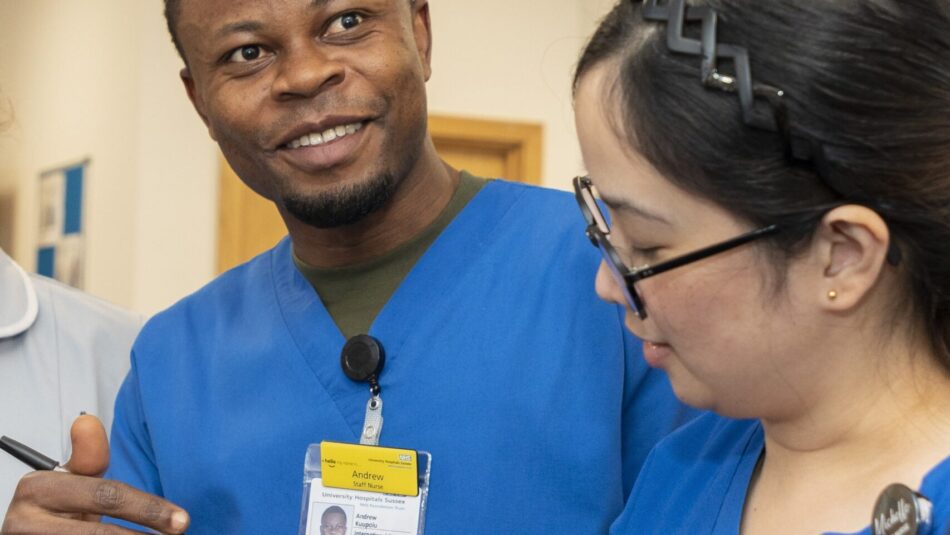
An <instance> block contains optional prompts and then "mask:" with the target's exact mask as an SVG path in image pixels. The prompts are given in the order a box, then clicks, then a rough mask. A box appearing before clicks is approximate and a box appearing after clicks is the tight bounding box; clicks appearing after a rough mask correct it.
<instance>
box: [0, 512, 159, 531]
mask: <svg viewBox="0 0 950 535" xmlns="http://www.w3.org/2000/svg"><path fill="white" fill-rule="evenodd" d="M2 533H3V535H19V534H24V535H25V534H27V533H29V534H40V533H49V534H54V533H55V534H56V535H63V534H69V535H130V534H141V533H143V532H141V531H134V530H131V529H126V528H122V527H119V526H112V525H109V524H97V523H91V522H82V521H80V520H71V519H68V518H61V517H58V516H50V517H46V518H44V519H43V521H42V522H41V523H39V524H37V523H31V524H30V525H29V526H27V525H23V524H21V523H20V522H19V521H17V520H15V519H8V520H7V522H6V523H4V524H3V531H2Z"/></svg>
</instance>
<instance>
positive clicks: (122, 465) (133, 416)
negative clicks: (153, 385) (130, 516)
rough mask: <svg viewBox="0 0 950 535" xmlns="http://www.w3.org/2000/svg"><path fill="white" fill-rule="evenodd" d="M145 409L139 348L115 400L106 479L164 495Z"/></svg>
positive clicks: (109, 520)
mask: <svg viewBox="0 0 950 535" xmlns="http://www.w3.org/2000/svg"><path fill="white" fill-rule="evenodd" d="M151 444H152V442H151V437H150V436H149V433H148V425H147V424H146V421H145V414H144V412H143V409H142V398H141V394H140V390H139V377H138V369H137V367H136V365H135V352H134V351H133V353H132V369H131V370H129V374H128V375H126V377H125V381H124V382H123V383H122V387H121V388H120V389H119V394H118V397H117V398H116V402H115V419H114V420H113V423H112V438H111V444H110V450H111V459H110V463H109V470H108V471H107V472H106V475H105V477H106V479H114V480H117V481H121V482H123V483H126V484H128V485H130V486H132V487H135V488H137V489H139V490H142V491H145V492H148V493H150V494H155V495H158V496H162V485H161V481H160V480H159V476H158V470H157V468H156V467H155V454H154V452H153V450H152V445H151ZM103 520H104V521H105V522H109V523H112V524H119V525H123V526H128V527H133V528H134V527H135V526H134V525H133V524H129V523H126V522H122V521H119V520H115V519H111V518H104V519H103Z"/></svg>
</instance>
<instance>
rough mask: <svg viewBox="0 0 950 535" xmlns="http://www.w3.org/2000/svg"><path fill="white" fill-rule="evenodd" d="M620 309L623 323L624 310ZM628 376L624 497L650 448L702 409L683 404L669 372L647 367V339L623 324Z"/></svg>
mask: <svg viewBox="0 0 950 535" xmlns="http://www.w3.org/2000/svg"><path fill="white" fill-rule="evenodd" d="M618 310H620V315H621V323H622V317H623V310H622V309H619V308H618ZM623 333H624V334H623V336H624V341H623V343H624V356H625V359H626V375H625V377H624V407H623V489H624V500H625V501H626V499H627V498H628V497H629V495H630V490H631V489H632V488H633V484H634V482H635V481H636V479H637V474H639V473H640V469H641V467H642V466H643V463H644V460H645V459H646V457H647V455H648V454H649V453H650V450H651V449H652V448H653V446H654V445H656V443H657V442H659V441H660V440H661V439H662V438H664V437H665V436H666V435H668V434H670V433H671V432H673V431H674V430H675V429H676V428H678V427H679V426H681V425H683V424H684V423H686V422H688V421H689V420H691V419H693V418H694V417H695V416H697V415H698V414H700V411H697V410H695V409H692V408H689V407H687V406H686V405H683V404H682V403H680V401H679V400H678V399H676V396H675V395H673V389H672V387H671V386H670V382H669V380H668V379H667V377H666V374H665V373H663V371H662V370H657V369H653V368H650V367H649V366H647V364H646V361H645V360H644V359H643V342H642V341H640V340H639V339H637V338H636V337H634V336H633V335H631V334H630V332H629V331H628V330H627V329H626V328H625V327H623Z"/></svg>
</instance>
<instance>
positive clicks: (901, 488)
mask: <svg viewBox="0 0 950 535" xmlns="http://www.w3.org/2000/svg"><path fill="white" fill-rule="evenodd" d="M932 516H933V506H932V505H931V503H930V501H928V500H927V499H926V498H924V497H923V496H921V495H920V494H918V493H916V492H914V491H913V490H911V489H910V488H909V487H907V486H906V485H901V484H900V483H894V484H893V485H888V487H887V488H886V489H884V492H882V493H881V495H880V496H879V497H878V499H877V503H876V504H875V506H874V513H873V516H872V518H871V533H872V534H873V535H929V533H930V527H931V520H932Z"/></svg>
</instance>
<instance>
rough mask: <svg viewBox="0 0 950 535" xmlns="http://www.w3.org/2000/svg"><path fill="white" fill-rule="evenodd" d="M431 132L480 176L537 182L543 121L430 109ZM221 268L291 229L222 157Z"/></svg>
mask: <svg viewBox="0 0 950 535" xmlns="http://www.w3.org/2000/svg"><path fill="white" fill-rule="evenodd" d="M429 133H430V134H431V135H432V139H433V141H434V142H435V147H436V149H437V150H438V151H439V155H440V156H442V158H444V159H445V160H446V161H447V162H448V163H449V164H450V165H452V166H453V167H455V168H457V169H464V170H466V171H469V172H471V173H472V174H474V175H476V176H483V177H489V178H501V177H504V178H506V179H509V180H517V181H519V182H527V183H530V184H538V183H540V180H541V147H542V143H543V134H542V127H541V125H538V124H530V123H516V122H504V121H489V120H484V119H466V118H459V117H446V116H439V115H432V116H430V117H429ZM219 182H220V190H219V191H220V193H219V196H218V263H217V266H218V272H219V273H221V272H223V271H226V270H228V269H230V268H232V267H234V266H236V265H238V264H241V263H243V262H245V261H247V260H250V259H251V258H253V257H254V256H255V255H257V254H259V253H261V252H263V251H266V250H267V249H269V248H271V247H273V246H274V244H276V243H277V242H278V241H279V240H280V239H281V238H283V237H284V236H285V235H286V234H287V229H286V227H285V226H284V222H283V220H282V219H281V218H280V215H279V214H278V213H277V209H276V208H275V207H274V205H273V203H271V202H270V201H267V200H265V199H263V198H262V197H260V196H259V195H257V194H256V193H254V192H253V191H251V190H250V189H249V188H248V187H247V186H245V185H244V183H242V182H241V180H240V179H239V178H238V177H237V175H235V174H234V171H232V170H231V167H230V166H229V165H228V164H227V162H226V161H224V158H221V173H220V177H219Z"/></svg>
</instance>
